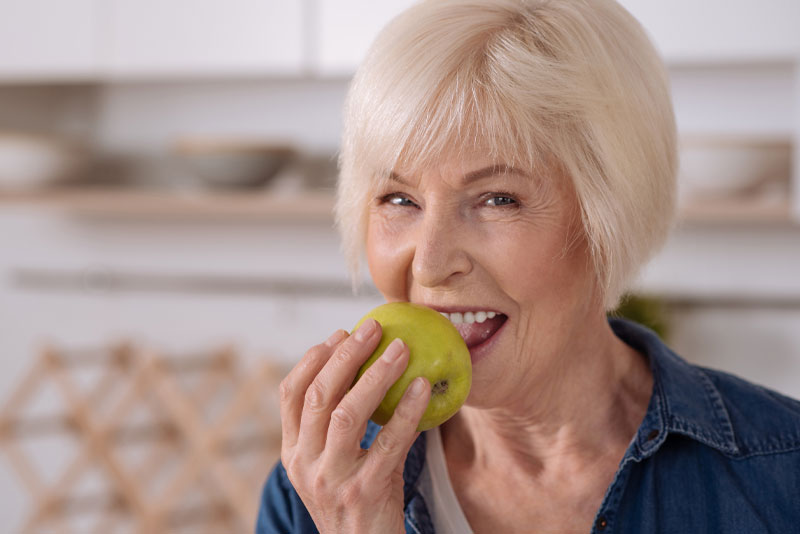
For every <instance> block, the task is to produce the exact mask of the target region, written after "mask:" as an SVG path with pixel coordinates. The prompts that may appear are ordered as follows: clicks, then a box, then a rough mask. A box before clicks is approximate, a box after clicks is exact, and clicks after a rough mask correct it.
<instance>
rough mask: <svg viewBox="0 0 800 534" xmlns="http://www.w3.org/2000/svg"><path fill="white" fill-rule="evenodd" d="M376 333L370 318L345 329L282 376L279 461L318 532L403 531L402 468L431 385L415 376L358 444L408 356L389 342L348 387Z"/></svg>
mask: <svg viewBox="0 0 800 534" xmlns="http://www.w3.org/2000/svg"><path fill="white" fill-rule="evenodd" d="M381 337H382V330H381V326H380V324H379V323H378V322H377V321H375V320H372V319H369V320H366V321H364V322H363V323H362V324H361V326H360V327H359V328H358V329H357V330H356V331H355V332H354V333H353V334H352V335H348V334H347V332H345V331H343V330H339V331H337V332H336V333H334V334H333V335H332V336H331V337H330V338H329V339H328V340H327V341H326V342H324V343H320V344H319V345H315V346H313V347H311V348H310V349H309V350H308V351H307V352H306V354H305V355H304V356H303V358H302V359H301V360H300V362H298V364H297V365H296V366H295V367H294V369H292V371H291V372H290V373H289V374H288V375H287V376H286V378H284V380H283V381H282V382H281V387H280V397H281V401H280V406H281V427H282V440H281V464H282V465H283V468H284V469H285V472H286V476H287V477H288V479H289V481H290V482H291V484H292V486H293V487H294V488H295V490H296V491H297V493H298V495H299V496H300V498H301V499H302V501H303V504H304V505H305V507H306V508H307V510H308V512H309V513H310V514H311V517H312V518H313V520H314V523H315V524H316V525H317V528H318V530H319V531H320V532H381V533H386V534H395V533H396V534H401V533H404V532H405V528H404V526H403V525H404V519H403V503H404V500H403V499H404V497H403V476H402V474H403V467H404V465H405V459H406V455H407V454H408V450H409V449H410V448H411V445H412V444H413V442H414V440H415V439H416V437H417V436H418V435H419V434H418V432H417V430H416V429H417V426H418V424H419V422H420V420H421V418H422V416H423V413H424V412H425V409H426V407H427V406H428V400H429V399H430V394H431V387H430V384H429V383H428V382H427V381H425V380H424V379H422V378H417V379H416V380H414V381H413V383H412V386H411V387H409V389H408V391H406V392H405V394H404V395H403V397H402V399H401V401H400V403H399V404H398V405H397V408H396V410H395V412H394V415H393V417H392V418H391V421H389V422H388V423H386V425H384V427H383V428H382V429H381V430H380V432H379V433H378V435H377V436H376V438H375V441H374V442H373V443H372V446H371V447H370V448H369V450H368V451H365V450H363V449H362V448H361V446H360V442H361V438H362V437H363V435H364V428H365V427H366V424H367V420H368V419H369V418H370V416H371V415H372V413H373V412H374V411H375V410H376V408H377V407H378V405H379V404H380V403H381V400H382V399H383V398H384V396H385V394H386V392H387V391H388V390H389V388H390V386H392V384H394V383H395V382H396V381H397V380H398V378H400V376H401V375H402V374H403V372H404V371H405V370H406V367H407V366H408V362H409V350H408V347H407V346H406V345H405V344H404V343H403V342H402V341H400V340H396V341H395V342H393V343H390V344H389V347H388V348H387V349H386V350H385V351H383V357H381V358H379V359H378V360H377V361H375V362H374V363H373V365H371V366H370V368H369V369H368V370H367V372H366V373H364V377H363V379H362V380H360V381H358V383H357V384H355V385H353V381H354V379H355V377H356V374H357V372H358V370H359V368H360V367H361V366H362V365H363V364H364V362H365V361H366V360H367V359H368V358H369V357H370V355H371V354H373V352H374V351H375V349H376V348H377V346H378V343H379V341H380V340H381ZM351 386H352V387H351ZM415 386H416V387H415Z"/></svg>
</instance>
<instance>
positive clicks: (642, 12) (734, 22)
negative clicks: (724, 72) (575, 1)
mask: <svg viewBox="0 0 800 534" xmlns="http://www.w3.org/2000/svg"><path fill="white" fill-rule="evenodd" d="M620 3H621V4H622V5H624V6H625V7H626V8H627V9H628V10H629V11H630V12H631V13H632V14H633V15H634V16H635V17H636V18H638V19H639V21H640V22H641V23H642V25H643V26H644V27H645V28H646V29H647V31H648V33H650V35H651V36H652V38H653V40H654V41H655V43H656V45H657V46H658V48H659V49H660V51H661V53H662V54H663V55H664V56H665V58H666V59H667V60H668V61H689V62H691V61H730V60H734V61H735V60H744V61H748V60H756V61H757V60H763V59H766V60H770V59H792V58H796V57H798V55H800V29H798V25H800V2H798V1H797V0H763V1H761V2H758V3H754V2H752V1H750V0H701V1H698V0H672V1H670V2H654V1H653V0H620Z"/></svg>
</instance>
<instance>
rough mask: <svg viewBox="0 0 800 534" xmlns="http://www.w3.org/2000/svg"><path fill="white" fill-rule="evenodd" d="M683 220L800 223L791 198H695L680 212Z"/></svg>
mask: <svg viewBox="0 0 800 534" xmlns="http://www.w3.org/2000/svg"><path fill="white" fill-rule="evenodd" d="M679 217H680V221H681V222H682V223H686V224H720V225H721V224H754V225H788V226H792V225H797V224H798V222H797V221H795V220H794V219H793V218H792V210H791V203H790V201H789V200H788V199H786V200H781V201H774V200H772V201H766V200H759V199H738V198H714V199H705V200H700V199H698V200H693V201H691V202H687V203H686V204H685V205H683V206H682V207H681V209H680V211H679Z"/></svg>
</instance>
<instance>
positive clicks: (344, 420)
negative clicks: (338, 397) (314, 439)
mask: <svg viewBox="0 0 800 534" xmlns="http://www.w3.org/2000/svg"><path fill="white" fill-rule="evenodd" d="M408 354H409V351H408V347H407V346H406V345H405V343H403V341H402V340H400V339H395V340H394V341H392V342H391V343H390V344H389V346H388V347H386V350H385V351H384V352H383V354H382V355H381V357H380V358H378V360H377V361H375V363H373V364H372V365H371V366H370V368H369V369H367V371H366V372H365V373H364V374H363V375H362V376H361V378H359V379H358V382H356V385H355V386H353V388H352V389H351V390H350V391H349V392H348V393H347V394H346V395H345V396H344V398H343V399H342V401H341V402H340V403H339V405H338V406H337V407H336V408H335V409H334V410H333V412H332V413H331V422H330V426H329V427H328V435H327V441H326V443H325V451H326V453H327V454H330V455H332V457H334V458H341V457H346V456H353V455H354V454H357V453H360V452H361V450H360V447H359V443H360V441H361V438H362V436H363V434H364V427H365V425H366V424H367V420H368V419H369V418H370V416H371V415H372V413H373V412H374V411H375V410H376V409H377V408H378V405H379V404H380V403H381V401H382V400H383V397H384V396H385V395H386V392H387V390H388V389H389V388H390V387H391V386H392V384H394V383H395V382H396V381H397V379H398V378H400V375H402V374H403V371H404V370H405V369H406V367H407V366H408Z"/></svg>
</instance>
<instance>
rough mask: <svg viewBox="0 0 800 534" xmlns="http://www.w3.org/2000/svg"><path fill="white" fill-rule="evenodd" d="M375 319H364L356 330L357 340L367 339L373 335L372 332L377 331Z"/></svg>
mask: <svg viewBox="0 0 800 534" xmlns="http://www.w3.org/2000/svg"><path fill="white" fill-rule="evenodd" d="M375 325H376V323H375V319H367V320H366V321H364V324H362V325H361V326H360V327H358V330H357V331H356V340H357V341H366V340H368V339H369V338H370V336H372V333H373V332H375Z"/></svg>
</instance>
